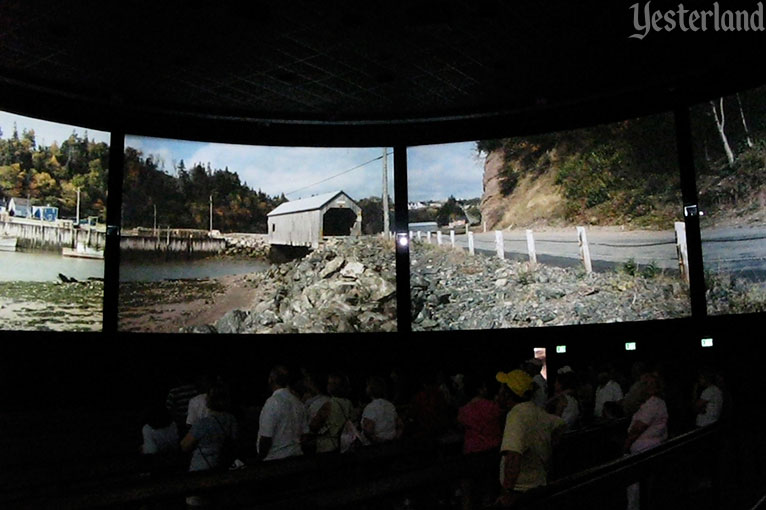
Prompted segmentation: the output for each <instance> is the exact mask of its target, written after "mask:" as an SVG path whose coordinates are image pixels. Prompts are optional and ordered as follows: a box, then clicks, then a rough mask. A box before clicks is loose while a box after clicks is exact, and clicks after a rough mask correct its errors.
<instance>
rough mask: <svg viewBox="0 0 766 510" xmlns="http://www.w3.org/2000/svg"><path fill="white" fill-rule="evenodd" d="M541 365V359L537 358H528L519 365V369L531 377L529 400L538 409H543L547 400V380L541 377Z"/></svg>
mask: <svg viewBox="0 0 766 510" xmlns="http://www.w3.org/2000/svg"><path fill="white" fill-rule="evenodd" d="M543 366H544V364H543V360H541V359H538V358H532V359H529V360H527V361H525V362H524V363H523V364H522V366H521V369H522V370H524V371H525V372H526V373H527V374H529V377H531V378H532V399H531V400H532V403H534V404H535V405H536V406H537V407H539V408H540V409H544V408H545V403H546V402H548V381H546V380H545V377H543V374H542V369H543Z"/></svg>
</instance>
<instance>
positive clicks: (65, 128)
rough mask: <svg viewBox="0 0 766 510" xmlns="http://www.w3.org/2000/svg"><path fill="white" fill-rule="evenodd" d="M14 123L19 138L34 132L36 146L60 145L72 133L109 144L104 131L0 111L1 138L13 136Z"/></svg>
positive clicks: (107, 136) (107, 135) (107, 134)
mask: <svg viewBox="0 0 766 510" xmlns="http://www.w3.org/2000/svg"><path fill="white" fill-rule="evenodd" d="M14 122H15V123H16V129H17V130H18V132H19V136H21V133H22V132H23V131H24V130H25V129H26V130H27V131H30V130H34V131H35V141H36V142H37V145H42V146H49V145H51V144H52V143H53V142H54V141H55V142H56V143H58V144H59V145H60V144H61V142H63V141H64V140H66V139H67V138H69V135H71V134H72V131H75V132H76V133H77V135H78V136H84V135H85V132H86V131H87V132H88V139H89V140H94V139H95V140H96V141H97V142H105V143H109V133H107V132H106V131H98V130H95V129H88V128H84V127H81V126H72V125H69V124H59V123H58V122H49V121H47V120H40V119H33V118H31V117H24V116H22V115H16V114H15V113H8V112H3V111H0V130H2V132H3V135H2V137H3V138H10V137H11V136H12V135H13V124H14Z"/></svg>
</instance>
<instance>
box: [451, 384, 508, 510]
mask: <svg viewBox="0 0 766 510" xmlns="http://www.w3.org/2000/svg"><path fill="white" fill-rule="evenodd" d="M497 387H498V384H497V382H496V381H495V378H494V377H481V376H479V375H478V374H474V375H469V376H468V377H466V378H465V391H466V395H468V396H469V397H471V400H469V401H468V403H467V404H466V405H464V406H463V407H461V408H460V409H459V410H458V415H457V421H458V423H459V424H460V425H461V426H462V428H463V431H464V436H463V453H464V454H466V455H471V454H477V453H481V452H485V451H488V450H497V448H498V447H499V446H500V442H501V440H502V438H503V418H504V413H503V410H502V409H501V408H500V406H499V405H498V403H497V402H496V401H495V398H494V397H495V395H496V394H497ZM487 466H488V467H487V470H486V472H485V471H483V470H482V471H480V472H477V473H475V476H473V477H472V478H466V479H463V480H462V483H461V489H462V494H463V508H464V509H469V508H477V507H481V506H486V505H487V504H489V503H491V502H492V501H493V500H494V496H495V495H494V494H492V489H493V488H494V487H495V483H494V481H495V478H496V476H495V475H496V473H495V471H496V467H497V466H496V465H495V464H493V463H488V465H487ZM477 486H478V487H477Z"/></svg>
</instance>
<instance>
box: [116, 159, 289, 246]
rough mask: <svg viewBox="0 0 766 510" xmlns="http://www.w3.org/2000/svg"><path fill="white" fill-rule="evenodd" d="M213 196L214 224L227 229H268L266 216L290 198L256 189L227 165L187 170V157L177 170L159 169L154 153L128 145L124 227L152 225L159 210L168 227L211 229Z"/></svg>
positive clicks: (124, 193) (221, 228)
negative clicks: (224, 166)
mask: <svg viewBox="0 0 766 510" xmlns="http://www.w3.org/2000/svg"><path fill="white" fill-rule="evenodd" d="M210 196H212V197H213V228H214V229H217V230H220V231H222V232H263V233H265V232H266V228H267V224H266V215H267V214H268V213H269V212H271V210H272V209H274V208H275V207H276V206H278V205H279V204H281V203H282V202H285V201H286V200H287V199H286V198H285V197H284V195H283V196H281V197H272V196H269V195H267V194H266V193H263V192H262V191H260V190H258V191H254V190H252V189H250V188H249V187H248V186H247V185H246V184H245V183H243V182H241V181H240V180H239V175H237V173H236V172H232V171H230V170H229V169H228V168H224V169H213V168H211V167H210V164H209V163H208V164H207V165H203V164H201V163H196V164H194V166H192V167H191V168H189V169H187V168H186V166H185V163H184V161H183V160H181V161H179V163H178V165H177V166H176V167H175V168H174V169H173V171H172V173H168V172H165V171H163V170H160V169H159V167H158V163H157V161H156V160H155V159H154V158H153V157H152V156H151V155H150V156H144V155H143V154H142V153H141V152H140V151H137V150H136V149H133V148H131V147H127V148H126V149H125V174H124V182H123V198H122V204H123V209H122V224H123V226H124V227H127V228H130V227H137V226H143V227H152V226H153V224H154V210H155V206H156V209H157V223H158V225H161V226H163V227H165V226H168V225H169V226H171V227H174V228H198V229H204V230H207V229H208V228H209V222H210Z"/></svg>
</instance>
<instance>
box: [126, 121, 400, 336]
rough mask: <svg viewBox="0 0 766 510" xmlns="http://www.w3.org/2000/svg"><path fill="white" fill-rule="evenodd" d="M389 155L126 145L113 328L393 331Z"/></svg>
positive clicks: (147, 141) (143, 141)
mask: <svg viewBox="0 0 766 510" xmlns="http://www.w3.org/2000/svg"><path fill="white" fill-rule="evenodd" d="M384 154H386V152H385V151H384V149H382V148H377V149H338V148H306V147H264V146H243V145H227V144H215V143H200V142H188V141H181V140H168V139H158V138H146V137H137V136H128V137H127V138H126V141H125V174H124V184H123V211H122V227H123V228H122V238H121V256H120V298H119V299H120V301H119V329H120V330H122V331H141V332H201V333H335V332H372V331H395V330H396V293H395V290H396V273H395V265H394V247H393V241H391V240H390V239H389V236H388V235H385V236H384V235H383V232H384V229H385V228H386V227H387V226H388V222H386V223H385V224H384V214H383V211H384V209H385V210H387V211H389V215H391V214H392V211H393V201H392V200H390V199H386V202H387V203H388V205H387V206H384V205H383V203H384V202H383V201H384V197H383V189H384V186H383V182H386V181H387V186H386V189H387V190H389V192H390V191H391V190H392V189H393V187H392V185H393V182H392V179H391V178H390V177H391V176H392V174H393V168H392V165H391V164H390V162H389V160H390V159H391V158H390V154H386V156H384ZM384 161H385V163H386V165H384ZM384 168H386V170H387V171H386V176H387V179H386V180H384V179H383V175H384V173H383V169H384ZM389 195H392V194H391V193H389ZM391 225H393V223H391Z"/></svg>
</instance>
